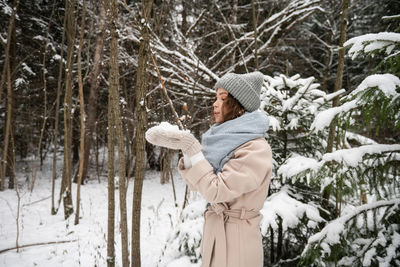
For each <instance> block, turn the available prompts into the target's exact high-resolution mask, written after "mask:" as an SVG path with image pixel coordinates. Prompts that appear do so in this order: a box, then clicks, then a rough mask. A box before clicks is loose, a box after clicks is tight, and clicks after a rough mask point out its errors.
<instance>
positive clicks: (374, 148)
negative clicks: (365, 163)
mask: <svg viewBox="0 0 400 267" xmlns="http://www.w3.org/2000/svg"><path fill="white" fill-rule="evenodd" d="M390 152H400V145H399V144H393V145H383V144H376V145H364V146H360V147H355V148H350V149H340V150H336V151H334V152H331V153H326V154H324V155H323V156H322V159H323V161H336V162H338V163H344V164H346V165H348V166H351V167H356V166H357V165H358V164H359V163H360V162H361V161H362V160H363V157H364V156H365V155H366V154H371V155H372V154H382V153H390Z"/></svg>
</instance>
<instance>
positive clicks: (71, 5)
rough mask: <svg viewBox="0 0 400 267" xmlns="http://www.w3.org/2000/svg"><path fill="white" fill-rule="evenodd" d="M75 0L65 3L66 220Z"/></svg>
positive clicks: (69, 208)
mask: <svg viewBox="0 0 400 267" xmlns="http://www.w3.org/2000/svg"><path fill="white" fill-rule="evenodd" d="M74 12H75V0H68V1H66V16H67V24H66V26H67V30H66V33H67V45H68V47H67V63H66V70H65V72H66V74H65V75H66V77H65V96H64V165H63V178H62V185H61V192H60V196H62V197H63V203H64V218H65V219H67V218H68V217H69V216H70V215H71V214H72V213H73V211H74V209H73V206H72V192H71V187H72V181H71V180H72V179H71V171H72V157H71V148H72V117H71V116H72V114H71V110H72V87H73V72H72V68H73V63H74V45H75V31H76V29H75V14H74Z"/></svg>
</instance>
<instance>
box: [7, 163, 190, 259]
mask: <svg viewBox="0 0 400 267" xmlns="http://www.w3.org/2000/svg"><path fill="white" fill-rule="evenodd" d="M50 166H51V164H50V161H49V162H46V164H45V165H44V167H43V171H38V174H37V177H38V178H37V181H36V184H35V188H34V191H33V193H30V191H29V190H27V184H26V182H25V180H26V177H27V176H31V173H24V171H22V170H18V177H19V183H20V185H21V189H20V191H21V208H20V220H19V239H18V244H19V246H23V245H28V244H38V243H48V242H56V241H61V242H62V241H69V242H65V243H59V244H44V245H39V246H30V247H25V248H20V249H19V252H17V250H16V249H12V250H9V251H7V252H3V253H1V254H0V266H7V267H12V266H18V267H20V266H106V258H107V240H106V237H107V180H106V177H102V178H101V179H100V180H101V182H100V183H99V181H98V180H97V178H93V179H91V180H90V181H89V182H88V184H86V185H84V186H82V187H81V210H80V216H81V219H80V222H79V224H78V225H74V217H75V214H73V215H72V216H70V218H68V220H65V219H64V215H63V207H61V208H60V210H59V211H58V214H57V215H54V216H53V215H51V214H50V210H51V198H50V196H51V167H50ZM173 174H174V180H175V188H176V193H177V202H178V208H176V207H175V203H174V198H173V190H172V185H171V183H168V184H164V185H161V184H160V174H159V172H156V171H147V172H146V177H145V180H144V184H143V198H142V215H141V253H142V259H141V260H142V266H144V267H147V266H148V267H154V266H157V262H158V261H159V259H160V256H161V255H162V251H163V249H164V247H165V244H166V239H167V236H168V234H169V233H170V232H171V229H172V228H173V227H175V226H176V225H177V221H178V217H179V214H180V211H181V205H182V202H183V194H184V191H185V184H184V181H183V180H182V179H181V177H180V175H179V174H178V173H177V172H176V169H174V172H173ZM56 183H57V188H56V195H57V196H56V200H58V192H59V186H60V185H59V184H60V179H57V182H56ZM115 196H116V201H117V202H118V196H119V195H118V190H116V191H115ZM132 197H133V181H132V180H130V181H129V188H128V192H127V207H128V225H129V237H128V239H129V243H130V239H131V230H130V225H131V218H132V217H131V215H132ZM73 201H74V208H75V209H76V207H75V203H76V184H73ZM17 202H18V201H17V196H16V192H15V190H5V191H3V192H0V218H1V219H0V251H1V250H4V249H7V248H13V247H15V246H16V236H17V226H16V217H17ZM119 218H120V216H119V206H117V207H116V230H115V237H116V240H115V249H116V256H117V259H116V266H121V253H120V251H121V250H120V248H121V242H120V236H121V235H120V233H119V227H118V226H119ZM178 266H182V265H180V264H179V263H178Z"/></svg>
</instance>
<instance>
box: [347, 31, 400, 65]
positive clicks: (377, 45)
mask: <svg viewBox="0 0 400 267" xmlns="http://www.w3.org/2000/svg"><path fill="white" fill-rule="evenodd" d="M399 43H400V33H394V32H380V33H369V34H364V35H360V36H357V37H353V38H351V39H349V40H347V41H346V42H345V43H344V45H343V46H344V47H346V46H351V48H350V50H349V52H348V53H349V55H352V59H355V58H356V57H357V56H359V55H360V54H362V53H366V54H367V53H370V52H372V51H375V50H381V49H384V48H386V49H385V53H386V54H388V55H390V54H391V52H392V50H393V49H394V48H395V46H396V45H398V44H399Z"/></svg>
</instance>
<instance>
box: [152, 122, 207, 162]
mask: <svg viewBox="0 0 400 267" xmlns="http://www.w3.org/2000/svg"><path fill="white" fill-rule="evenodd" d="M146 140H147V141H148V142H149V143H151V144H153V145H156V146H162V147H166V148H170V149H181V150H182V152H183V154H185V155H187V156H189V157H191V156H193V155H195V154H197V153H199V152H200V151H201V144H200V143H199V141H197V139H196V138H195V137H194V136H193V134H191V133H190V132H189V131H183V130H179V129H178V127H176V126H173V125H171V124H169V123H166V122H163V123H161V124H160V125H158V126H154V127H152V128H150V129H148V130H147V131H146Z"/></svg>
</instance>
